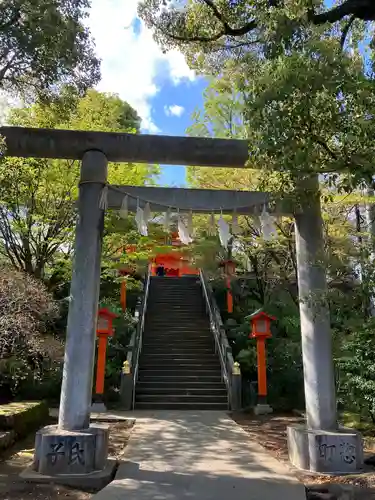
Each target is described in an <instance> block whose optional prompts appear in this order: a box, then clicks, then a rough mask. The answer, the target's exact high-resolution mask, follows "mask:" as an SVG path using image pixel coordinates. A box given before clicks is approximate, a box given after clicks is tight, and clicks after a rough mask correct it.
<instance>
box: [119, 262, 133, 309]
mask: <svg viewBox="0 0 375 500" xmlns="http://www.w3.org/2000/svg"><path fill="white" fill-rule="evenodd" d="M130 274H132V270H131V269H129V268H126V269H120V271H119V275H120V276H122V277H123V278H122V281H121V286H120V304H121V309H122V311H123V312H125V311H126V278H127V276H129V275H130Z"/></svg>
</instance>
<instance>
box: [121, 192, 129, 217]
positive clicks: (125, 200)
mask: <svg viewBox="0 0 375 500" xmlns="http://www.w3.org/2000/svg"><path fill="white" fill-rule="evenodd" d="M128 200H129V196H128V195H125V196H124V197H123V199H122V203H121V208H120V212H119V215H120V217H121V219H126V218H127V216H128V215H129V209H128V204H129V203H128Z"/></svg>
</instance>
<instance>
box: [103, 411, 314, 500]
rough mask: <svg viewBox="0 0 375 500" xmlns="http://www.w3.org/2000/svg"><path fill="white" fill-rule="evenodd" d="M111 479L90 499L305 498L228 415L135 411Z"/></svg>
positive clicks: (282, 468)
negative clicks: (122, 455)
mask: <svg viewBox="0 0 375 500" xmlns="http://www.w3.org/2000/svg"><path fill="white" fill-rule="evenodd" d="M134 416H135V417H136V425H135V429H134V431H133V433H132V434H131V437H130V440H129V443H128V447H127V452H126V457H127V459H128V462H126V463H123V464H122V465H120V467H119V470H118V473H117V476H116V479H115V481H113V482H112V483H111V484H109V485H108V486H107V487H106V488H104V490H102V491H101V492H99V493H98V494H96V495H94V497H93V500H94V499H95V500H120V499H121V500H122V499H126V500H284V499H285V500H304V499H305V490H304V487H303V485H302V484H300V483H298V482H297V480H296V479H295V478H294V477H293V475H292V474H291V473H290V472H289V470H288V469H287V468H286V466H285V465H283V464H281V463H280V462H278V461H277V460H276V459H274V458H272V457H270V456H269V454H268V453H267V452H266V451H265V450H264V449H263V448H262V447H261V446H259V445H258V444H256V443H254V442H253V441H251V440H250V439H249V437H248V435H247V434H246V433H245V431H243V430H242V429H241V428H240V427H239V426H238V425H237V424H236V423H235V422H233V420H231V419H230V418H229V417H228V416H227V415H226V414H224V413H220V412H154V413H152V414H151V413H146V412H145V413H137V414H135V415H134Z"/></svg>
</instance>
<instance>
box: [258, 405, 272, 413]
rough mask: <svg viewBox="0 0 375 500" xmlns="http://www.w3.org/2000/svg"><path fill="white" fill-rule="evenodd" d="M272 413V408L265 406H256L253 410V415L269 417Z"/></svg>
mask: <svg viewBox="0 0 375 500" xmlns="http://www.w3.org/2000/svg"><path fill="white" fill-rule="evenodd" d="M272 412H273V409H272V407H271V406H270V405H267V404H257V405H256V407H255V408H254V413H255V415H269V414H270V413H272Z"/></svg>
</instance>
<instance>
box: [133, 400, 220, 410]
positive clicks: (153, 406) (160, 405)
mask: <svg viewBox="0 0 375 500" xmlns="http://www.w3.org/2000/svg"><path fill="white" fill-rule="evenodd" d="M135 408H136V409H137V410H206V411H208V410H211V411H226V410H228V403H225V404H224V403H203V402H200V403H190V402H189V403H187V402H183V403H176V402H173V403H172V402H170V401H161V402H160V401H158V402H150V401H142V402H141V401H137V402H136V404H135Z"/></svg>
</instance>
